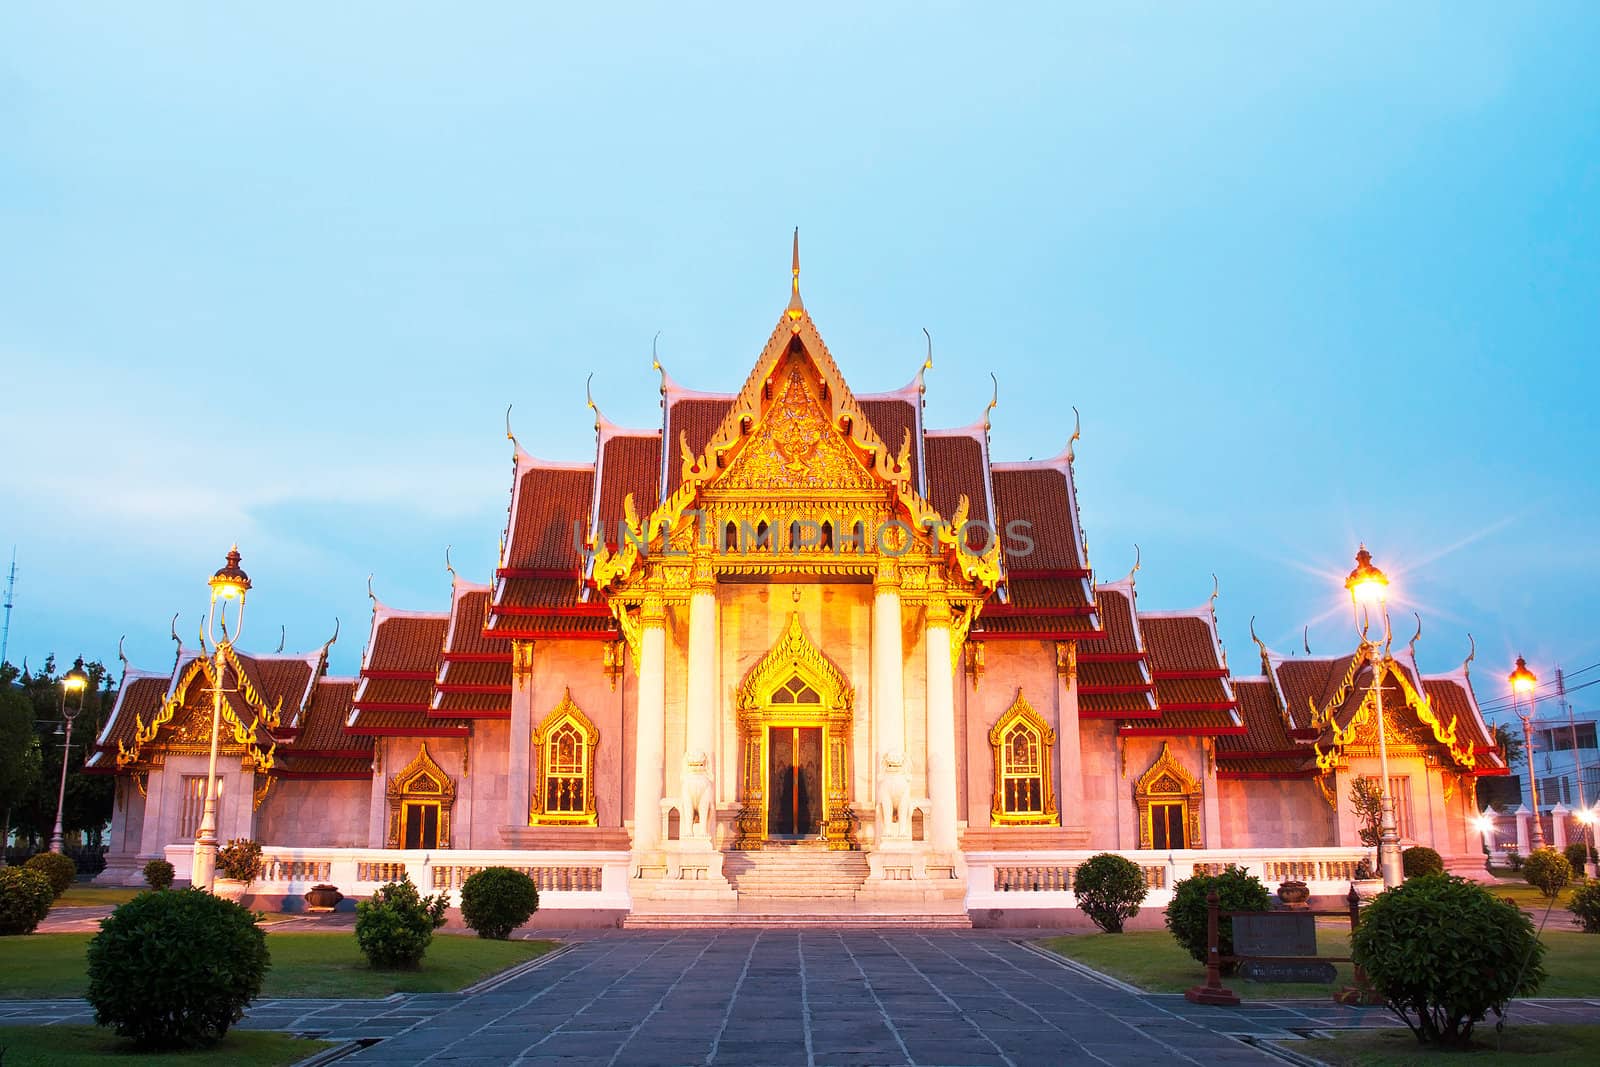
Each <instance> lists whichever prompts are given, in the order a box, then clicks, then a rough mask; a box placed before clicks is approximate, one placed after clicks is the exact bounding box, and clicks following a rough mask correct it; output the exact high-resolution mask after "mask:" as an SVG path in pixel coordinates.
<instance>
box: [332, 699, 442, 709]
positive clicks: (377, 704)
mask: <svg viewBox="0 0 1600 1067" xmlns="http://www.w3.org/2000/svg"><path fill="white" fill-rule="evenodd" d="M350 706H351V707H352V708H355V709H356V710H357V711H427V710H428V705H426V704H417V703H409V702H405V701H374V700H357V701H355V702H353V703H352V704H351V705H350Z"/></svg>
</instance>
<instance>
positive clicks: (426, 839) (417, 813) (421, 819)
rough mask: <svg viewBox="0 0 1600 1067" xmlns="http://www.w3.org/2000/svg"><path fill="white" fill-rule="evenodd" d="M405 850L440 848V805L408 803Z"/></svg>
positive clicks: (406, 806)
mask: <svg viewBox="0 0 1600 1067" xmlns="http://www.w3.org/2000/svg"><path fill="white" fill-rule="evenodd" d="M403 846H404V847H405V848H438V847H439V805H437V804H428V803H420V804H419V803H417V802H416V801H407V802H406V805H405V840H404V842H403Z"/></svg>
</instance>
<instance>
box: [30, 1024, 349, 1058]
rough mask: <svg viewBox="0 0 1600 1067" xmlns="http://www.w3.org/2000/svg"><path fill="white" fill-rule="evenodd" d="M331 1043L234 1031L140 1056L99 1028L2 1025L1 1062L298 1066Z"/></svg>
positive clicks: (123, 1042)
mask: <svg viewBox="0 0 1600 1067" xmlns="http://www.w3.org/2000/svg"><path fill="white" fill-rule="evenodd" d="M331 1044H332V1042H330V1041H311V1040H308V1039H305V1038H296V1037H290V1036H289V1035H288V1034H277V1033H272V1032H270V1031H264V1030H230V1031H228V1036H227V1037H225V1038H223V1039H222V1040H221V1041H220V1042H218V1043H217V1045H216V1046H215V1047H213V1048H209V1049H204V1050H196V1051H191V1052H162V1053H151V1052H145V1053H141V1052H134V1051H133V1050H132V1049H133V1046H132V1044H131V1043H130V1042H127V1041H124V1040H123V1039H122V1038H120V1037H117V1036H116V1035H115V1034H113V1033H112V1032H111V1031H110V1030H102V1029H101V1028H100V1027H98V1026H0V1062H3V1063H4V1064H5V1067H77V1065H78V1064H105V1063H115V1064H119V1065H126V1067H140V1065H145V1064H164V1063H185V1064H194V1067H204V1065H207V1064H213V1065H219V1067H220V1065H222V1064H228V1065H234V1064H237V1065H239V1067H276V1065H278V1064H286V1063H295V1062H296V1061H298V1060H303V1059H305V1058H306V1057H307V1056H309V1055H311V1054H312V1053H313V1052H316V1051H318V1050H319V1049H325V1048H327V1047H329V1046H330V1045H331Z"/></svg>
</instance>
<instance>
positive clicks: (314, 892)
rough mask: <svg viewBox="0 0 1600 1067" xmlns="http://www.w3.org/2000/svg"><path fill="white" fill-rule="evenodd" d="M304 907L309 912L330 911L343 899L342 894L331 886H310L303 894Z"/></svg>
mask: <svg viewBox="0 0 1600 1067" xmlns="http://www.w3.org/2000/svg"><path fill="white" fill-rule="evenodd" d="M305 898H306V907H307V908H308V909H310V910H311V911H332V910H333V909H334V908H336V907H338V906H339V901H341V900H343V899H344V894H343V893H341V892H339V890H338V889H337V888H335V887H334V886H331V885H317V886H312V887H311V888H310V889H308V890H306V892H305Z"/></svg>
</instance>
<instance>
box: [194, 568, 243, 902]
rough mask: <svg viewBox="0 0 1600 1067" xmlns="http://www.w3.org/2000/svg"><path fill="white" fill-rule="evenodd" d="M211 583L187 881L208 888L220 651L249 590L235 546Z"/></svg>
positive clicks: (213, 857) (232, 634)
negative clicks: (204, 713) (204, 739)
mask: <svg viewBox="0 0 1600 1067" xmlns="http://www.w3.org/2000/svg"><path fill="white" fill-rule="evenodd" d="M207 584H208V585H209V586H210V587H211V610H210V611H209V612H208V613H207V615H206V633H207V634H209V635H210V637H211V644H212V646H213V647H214V649H215V651H214V653H213V655H214V663H215V670H214V675H213V679H212V681H213V686H212V690H211V760H210V763H208V764H207V766H206V807H205V814H204V815H202V816H201V818H200V831H199V833H197V834H196V835H195V839H194V866H193V868H192V869H191V871H190V875H189V884H190V885H193V886H197V887H199V888H202V889H206V890H209V889H210V888H211V884H212V879H213V878H214V876H215V874H216V869H217V734H218V733H219V732H220V731H221V729H222V672H223V671H224V670H225V669H226V668H227V661H226V660H225V659H223V651H224V650H225V649H228V648H231V647H233V643H234V642H235V641H237V640H238V639H239V631H240V630H242V629H243V628H244V596H245V594H246V593H248V592H249V591H250V578H249V576H248V575H246V574H245V572H244V571H243V570H242V569H240V567H239V546H238V545H234V546H233V547H232V548H231V549H229V550H228V562H227V563H226V564H225V565H223V567H222V568H221V569H219V570H218V571H217V573H215V574H213V575H212V576H211V580H210V581H209V582H208V583H207ZM229 604H237V605H238V607H237V608H236V609H235V611H234V615H233V626H232V629H231V630H230V629H229V626H228V605H229Z"/></svg>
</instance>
